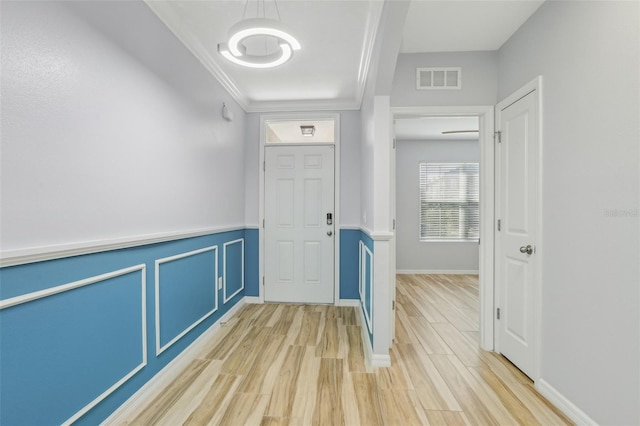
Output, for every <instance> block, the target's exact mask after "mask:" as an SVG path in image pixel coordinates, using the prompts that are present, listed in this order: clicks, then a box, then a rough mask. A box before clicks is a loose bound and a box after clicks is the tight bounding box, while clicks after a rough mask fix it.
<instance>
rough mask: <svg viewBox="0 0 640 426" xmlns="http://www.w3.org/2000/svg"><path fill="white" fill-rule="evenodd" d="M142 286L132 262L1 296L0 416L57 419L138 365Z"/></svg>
mask: <svg viewBox="0 0 640 426" xmlns="http://www.w3.org/2000/svg"><path fill="white" fill-rule="evenodd" d="M61 290H62V291H61ZM58 291H61V292H58ZM144 292H145V266H144V265H139V266H137V267H133V268H127V269H126V270H121V271H115V272H114V273H112V274H107V275H106V276H104V277H96V278H95V279H91V278H90V277H87V279H85V280H83V282H80V283H79V284H75V283H68V284H65V285H62V286H57V287H53V288H51V289H49V291H42V292H40V294H38V293H35V294H34V293H31V294H26V295H23V296H22V297H14V298H13V299H14V300H15V299H18V300H17V302H22V301H24V302H23V303H17V304H15V305H14V304H13V300H12V299H5V300H3V301H2V306H3V309H2V310H1V311H0V328H1V333H2V341H1V344H2V353H1V357H0V370H1V372H2V380H1V382H2V393H1V396H0V407H1V408H2V409H1V410H0V413H1V414H0V423H1V424H3V425H22V424H24V425H45V424H61V423H63V422H65V421H67V420H70V419H72V418H73V417H74V416H77V417H79V415H81V414H84V411H88V409H90V408H91V406H92V403H93V405H95V404H97V403H98V402H100V401H99V399H100V398H99V397H100V396H101V395H102V394H104V393H105V391H108V390H115V389H114V387H117V386H118V385H119V382H121V381H124V380H126V379H128V378H129V377H130V376H132V375H133V374H135V373H136V372H137V371H138V370H139V369H141V368H143V367H144V366H145V365H146V362H147V353H146V338H145V333H146V330H145V326H146V324H145V320H146V318H145V315H146V313H145V300H144ZM39 296H41V297H39ZM78 414H79V415H78Z"/></svg>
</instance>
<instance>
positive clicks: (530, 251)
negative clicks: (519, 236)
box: [520, 244, 533, 254]
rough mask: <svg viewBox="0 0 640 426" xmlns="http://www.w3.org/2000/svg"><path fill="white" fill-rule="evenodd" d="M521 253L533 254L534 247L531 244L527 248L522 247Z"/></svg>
mask: <svg viewBox="0 0 640 426" xmlns="http://www.w3.org/2000/svg"><path fill="white" fill-rule="evenodd" d="M520 253H527V254H533V247H531V244H529V245H528V246H526V247H525V246H522V247H520Z"/></svg>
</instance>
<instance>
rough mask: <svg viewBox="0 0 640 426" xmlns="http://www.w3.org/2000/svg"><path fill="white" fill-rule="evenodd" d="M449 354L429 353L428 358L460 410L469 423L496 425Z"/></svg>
mask: <svg viewBox="0 0 640 426" xmlns="http://www.w3.org/2000/svg"><path fill="white" fill-rule="evenodd" d="M450 356H451V355H430V358H431V359H432V360H433V363H434V364H435V365H436V368H437V369H438V371H440V373H441V374H442V376H443V377H444V380H445V381H446V382H447V384H448V385H449V388H450V389H451V391H452V392H453V394H454V395H455V396H456V399H457V401H458V402H459V403H460V405H461V407H462V410H463V411H464V412H465V414H466V415H467V417H468V418H469V420H470V421H471V423H472V424H474V425H498V424H499V423H498V422H497V420H496V419H495V418H494V417H493V416H492V415H491V413H490V412H489V410H488V409H487V408H486V407H485V406H484V404H483V403H482V402H481V401H480V400H479V399H478V397H477V396H476V394H475V393H474V392H473V390H472V389H471V388H470V387H469V386H468V384H467V382H466V381H465V380H464V378H463V377H461V376H460V373H459V372H458V371H457V370H456V368H455V366H454V365H453V364H452V363H451V359H450ZM511 424H513V423H511Z"/></svg>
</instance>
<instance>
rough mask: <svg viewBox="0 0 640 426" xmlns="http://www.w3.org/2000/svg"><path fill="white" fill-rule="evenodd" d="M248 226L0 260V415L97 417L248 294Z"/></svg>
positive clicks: (251, 278)
mask: <svg viewBox="0 0 640 426" xmlns="http://www.w3.org/2000/svg"><path fill="white" fill-rule="evenodd" d="M257 234H258V231H257V230H253V229H241V230H237V231H229V232H222V233H217V234H212V235H207V236H202V237H195V238H187V239H182V240H176V241H170V242H164V243H158V244H150V245H145V246H139V247H133V248H127V249H121V250H113V251H107V252H101V253H95V254H87V255H82V256H76V257H70V258H64V259H56V260H50V261H45V262H38V263H33V264H25V265H19V266H12V267H5V268H2V269H0V300H2V306H3V309H2V310H0V371H1V374H2V376H1V379H0V407H1V409H0V424H3V425H5V424H6V425H35V424H42V425H44V424H60V423H62V422H64V421H67V420H69V419H73V418H74V416H79V417H78V418H77V420H78V424H97V423H99V422H100V421H102V420H104V419H105V418H106V417H108V416H109V415H110V414H111V413H112V412H113V411H114V410H115V409H116V408H118V407H119V406H120V405H121V404H122V403H124V402H125V401H126V400H127V399H128V398H129V397H130V396H131V395H133V394H134V393H135V392H136V391H137V390H138V389H140V387H142V386H143V385H144V384H145V383H146V382H147V381H149V380H150V379H151V378H152V377H153V376H154V375H155V374H156V373H158V371H160V370H161V369H162V368H163V367H165V366H166V365H167V364H168V363H169V362H170V361H171V360H173V359H174V358H175V357H176V356H177V355H178V354H180V353H181V352H182V351H183V350H184V349H185V348H186V347H188V346H189V345H190V344H191V343H192V342H193V341H194V340H195V339H196V338H197V337H198V336H200V335H201V334H202V333H203V332H204V331H205V330H207V329H208V328H209V327H210V326H211V325H213V324H214V323H215V322H216V321H217V320H218V319H219V318H220V317H221V316H222V315H224V314H225V313H226V312H227V311H228V310H229V309H230V308H231V307H233V306H234V305H235V304H236V303H238V301H240V299H242V298H243V297H244V296H245V294H248V293H250V294H257V289H258V258H257V253H258V241H257V240H258V238H257ZM225 243H227V244H226V245H225ZM219 278H223V279H222V280H220V284H222V285H223V288H222V289H218V282H219V281H218V279H219ZM243 281H244V282H243ZM69 287H73V288H69ZM34 292H43V293H44V295H43V293H34ZM29 294H31V295H32V296H34V298H33V300H27V301H23V300H22V299H21V298H20V296H24V295H29ZM38 295H40V296H43V297H37V296H38ZM225 299H226V301H225ZM14 302H15V303H16V304H14ZM108 391H111V392H110V393H109V395H107V396H106V397H104V399H102V400H101V401H98V402H97V403H95V406H93V407H91V408H87V407H88V406H90V405H92V404H93V403H94V402H96V399H98V398H99V397H100V396H101V395H103V393H105V392H108ZM83 410H86V412H84V413H83ZM78 413H80V414H81V415H79V414H78Z"/></svg>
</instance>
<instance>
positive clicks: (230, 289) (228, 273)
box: [222, 238, 244, 303]
mask: <svg viewBox="0 0 640 426" xmlns="http://www.w3.org/2000/svg"><path fill="white" fill-rule="evenodd" d="M233 245H239V246H240V248H239V253H234V250H233V248H231V247H232V246H233ZM230 246H231V247H230ZM227 253H229V254H227ZM238 258H239V259H238ZM229 260H230V261H231V262H229ZM229 263H231V265H235V266H237V267H239V270H234V269H233V267H231V266H229ZM234 283H237V285H233V284H234ZM222 289H223V290H222V294H223V303H227V302H228V301H229V300H231V299H232V298H233V297H234V296H235V295H236V294H238V293H240V292H241V291H242V290H244V238H240V239H237V240H233V241H229V242H227V243H224V245H223V247H222ZM228 293H231V294H228Z"/></svg>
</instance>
